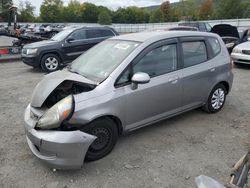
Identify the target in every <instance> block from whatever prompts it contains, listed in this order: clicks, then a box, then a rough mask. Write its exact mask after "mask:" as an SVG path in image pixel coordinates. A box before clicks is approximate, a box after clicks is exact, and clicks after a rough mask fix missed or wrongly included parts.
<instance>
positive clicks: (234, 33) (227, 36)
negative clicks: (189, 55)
mask: <svg viewBox="0 0 250 188" xmlns="http://www.w3.org/2000/svg"><path fill="white" fill-rule="evenodd" d="M211 32H212V33H216V34H218V35H219V36H221V38H222V40H223V41H224V43H225V45H226V47H227V49H228V52H229V53H231V52H232V50H233V48H234V47H235V46H236V45H238V44H240V43H241V42H242V39H241V38H240V35H239V32H238V29H237V27H235V26H232V25H230V24H218V25H215V26H213V28H212V29H211Z"/></svg>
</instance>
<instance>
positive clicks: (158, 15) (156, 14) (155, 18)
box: [149, 9, 164, 23]
mask: <svg viewBox="0 0 250 188" xmlns="http://www.w3.org/2000/svg"><path fill="white" fill-rule="evenodd" d="M163 21H164V17H163V14H162V11H161V10H160V9H156V10H154V11H152V12H151V14H150V18H149V22H150V23H159V22H163Z"/></svg>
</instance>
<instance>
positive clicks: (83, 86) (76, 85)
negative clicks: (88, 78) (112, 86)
mask: <svg viewBox="0 0 250 188" xmlns="http://www.w3.org/2000/svg"><path fill="white" fill-rule="evenodd" d="M95 87H96V85H92V84H87V83H82V82H76V81H72V80H65V81H63V82H62V83H61V84H59V85H58V86H57V87H56V88H55V89H54V90H53V91H52V92H51V93H50V95H49V96H48V97H47V99H46V100H45V101H44V103H43V106H44V107H47V108H50V107H52V106H53V105H54V104H56V103H57V102H59V101H60V100H62V99H63V98H65V97H67V96H68V95H75V94H79V93H83V92H88V91H91V90H93V89H94V88H95Z"/></svg>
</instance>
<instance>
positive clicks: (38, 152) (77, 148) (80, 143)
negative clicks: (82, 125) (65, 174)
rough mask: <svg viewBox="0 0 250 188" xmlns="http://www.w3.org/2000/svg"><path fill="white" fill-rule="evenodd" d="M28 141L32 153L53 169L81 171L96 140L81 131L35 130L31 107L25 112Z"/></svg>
mask: <svg viewBox="0 0 250 188" xmlns="http://www.w3.org/2000/svg"><path fill="white" fill-rule="evenodd" d="M24 120H25V132H26V139H27V142H28V145H29V148H30V150H31V151H32V153H33V154H34V155H35V156H36V157H38V158H39V159H40V160H42V161H43V162H45V163H46V164H47V165H49V166H50V167H52V168H56V169H79V168H81V167H82V165H83V162H84V158H85V154H86V152H87V150H88V148H89V146H90V145H91V144H92V142H93V141H94V140H95V139H96V137H95V136H93V135H89V134H87V133H84V132H81V131H53V130H35V129H34V127H35V121H34V120H33V119H31V117H30V106H28V107H27V108H26V110H25V117H24Z"/></svg>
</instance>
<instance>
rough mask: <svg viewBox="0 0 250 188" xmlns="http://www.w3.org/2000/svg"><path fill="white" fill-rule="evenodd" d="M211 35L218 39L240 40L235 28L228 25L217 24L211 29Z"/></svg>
mask: <svg viewBox="0 0 250 188" xmlns="http://www.w3.org/2000/svg"><path fill="white" fill-rule="evenodd" d="M211 32H212V33H216V34H218V35H219V36H220V37H235V38H240V36H239V32H238V30H237V27H235V26H232V25H229V24H218V25H215V26H214V27H213V28H212V29H211Z"/></svg>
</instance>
